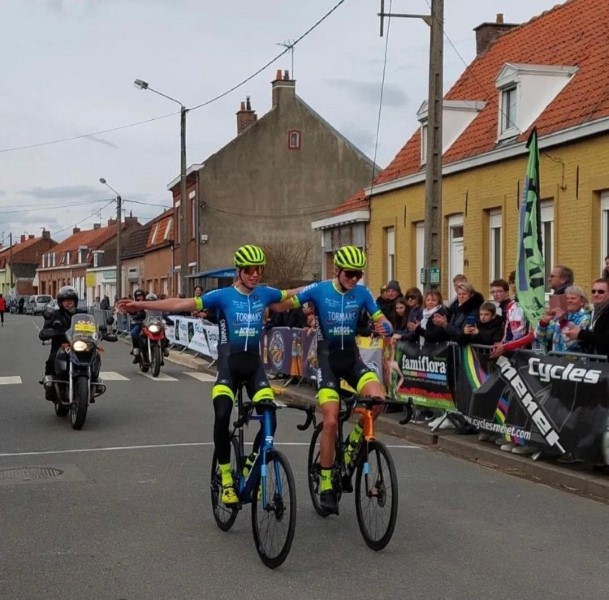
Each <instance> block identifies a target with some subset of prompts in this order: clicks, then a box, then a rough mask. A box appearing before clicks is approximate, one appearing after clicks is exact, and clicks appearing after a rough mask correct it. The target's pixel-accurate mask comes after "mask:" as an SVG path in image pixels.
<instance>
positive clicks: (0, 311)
mask: <svg viewBox="0 0 609 600" xmlns="http://www.w3.org/2000/svg"><path fill="white" fill-rule="evenodd" d="M5 312H6V300H5V299H4V296H3V295H2V294H0V322H1V323H2V327H4V313H5Z"/></svg>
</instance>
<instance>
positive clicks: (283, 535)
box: [252, 450, 296, 569]
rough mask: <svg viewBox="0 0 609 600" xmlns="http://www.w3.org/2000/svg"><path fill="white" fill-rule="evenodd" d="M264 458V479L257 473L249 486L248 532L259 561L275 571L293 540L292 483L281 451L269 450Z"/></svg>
mask: <svg viewBox="0 0 609 600" xmlns="http://www.w3.org/2000/svg"><path fill="white" fill-rule="evenodd" d="M266 458H267V460H266V466H267V469H266V477H265V478H264V479H263V478H262V475H261V473H260V471H258V475H257V479H256V482H255V484H254V487H253V493H252V531H253V533H254V543H255V544H256V550H257V551H258V554H259V555H260V558H261V559H262V562H263V563H264V564H265V565H266V566H267V567H270V568H271V569H275V568H276V567H278V566H279V565H281V564H282V563H283V561H284V560H285V559H286V558H287V556H288V553H289V552H290V548H291V547H292V540H293V539H294V531H295V530H296V484H295V483H294V475H293V474H292V469H291V467H290V463H289V462H288V459H287V458H286V457H285V456H284V455H283V454H282V453H281V452H278V451H277V450H272V451H270V452H268V453H267V455H266ZM263 480H264V481H265V483H264V485H263ZM261 488H262V489H261Z"/></svg>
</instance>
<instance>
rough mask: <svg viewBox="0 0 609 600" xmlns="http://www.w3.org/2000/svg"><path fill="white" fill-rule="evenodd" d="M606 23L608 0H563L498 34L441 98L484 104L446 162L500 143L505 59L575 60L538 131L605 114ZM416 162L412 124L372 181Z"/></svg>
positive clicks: (404, 171)
mask: <svg viewBox="0 0 609 600" xmlns="http://www.w3.org/2000/svg"><path fill="white" fill-rule="evenodd" d="M608 23H609V1H607V0H567V1H566V2H564V3H563V4H560V5H558V6H555V7H554V8H552V9H550V10H548V11H546V12H544V13H542V14H541V15H539V16H537V17H534V18H533V19H531V20H530V21H528V22H527V23H525V24H523V25H520V26H519V27H515V28H514V29H512V30H510V31H508V32H506V33H504V34H503V35H501V36H499V37H498V38H497V39H496V40H495V42H494V43H493V44H492V45H491V46H490V47H489V48H488V50H487V51H486V52H485V53H484V54H481V55H480V56H478V57H476V58H475V59H474V61H473V62H472V63H471V64H470V65H469V67H468V68H467V69H466V70H465V71H464V72H463V73H462V75H461V77H460V78H459V79H458V81H457V82H456V83H455V84H454V85H453V87H452V88H451V89H450V91H449V92H448V93H447V94H446V95H445V99H446V100H481V101H484V102H485V103H486V105H485V107H484V108H483V109H482V111H481V112H480V113H479V114H478V115H477V117H476V118H475V119H474V120H473V121H472V123H471V124H470V125H469V127H468V128H467V129H466V130H465V131H464V132H463V133H462V134H461V136H460V137H459V138H458V139H457V140H456V141H455V143H454V144H453V145H452V146H451V147H450V148H448V149H447V150H446V152H445V153H444V156H443V162H444V164H445V165H446V164H449V163H453V162H456V161H459V160H463V159H465V158H468V157H472V156H476V155H479V154H483V153H486V152H489V151H490V150H493V149H494V148H495V147H496V146H497V119H498V117H497V115H498V110H499V106H498V99H499V94H498V91H497V89H496V87H495V80H496V78H497V75H498V74H499V71H500V70H501V68H502V67H503V65H504V64H505V63H513V64H530V65H561V66H576V67H578V71H577V73H576V74H575V75H574V76H573V77H572V78H571V81H570V82H569V83H568V84H567V85H566V86H565V87H564V88H563V89H562V91H561V92H560V93H559V94H558V95H557V96H556V97H555V98H554V100H553V101H552V102H550V104H549V105H548V106H547V107H546V108H545V109H544V110H543V112H542V113H541V114H540V115H539V116H538V118H537V119H536V120H535V121H534V123H533V124H532V125H531V127H530V128H529V131H530V129H531V128H532V127H533V126H536V127H537V130H538V133H539V135H540V136H543V135H547V134H549V133H553V132H556V131H560V130H563V129H567V128H570V127H573V126H576V125H582V124H584V123H588V122H591V121H594V120H597V119H600V118H603V117H608V116H609V69H607V56H609V30H608ZM527 135H528V131H527V132H523V133H522V134H521V135H520V137H519V141H522V140H524V139H526V137H527ZM420 169H421V164H420V129H417V131H416V132H415V133H414V134H413V135H412V137H411V138H410V139H409V140H408V142H407V143H406V145H405V146H404V147H403V148H402V149H401V150H400V152H398V154H397V155H396V156H395V158H394V159H393V160H392V161H391V163H390V164H389V165H388V166H387V168H386V169H384V170H383V171H382V173H381V174H380V175H379V177H378V178H377V180H376V182H375V183H377V184H378V183H386V182H389V181H392V180H394V179H398V178H401V177H405V176H407V175H411V174H414V173H416V172H418V171H419V170H420ZM347 202H349V201H347Z"/></svg>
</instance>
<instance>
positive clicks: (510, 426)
mask: <svg viewBox="0 0 609 600" xmlns="http://www.w3.org/2000/svg"><path fill="white" fill-rule="evenodd" d="M102 312H103V313H105V311H102ZM102 316H103V315H100V317H102ZM96 318H97V317H96ZM115 318H116V327H117V330H118V332H119V333H121V334H124V335H128V332H129V330H130V320H129V316H128V315H121V314H118V315H116V316H115ZM170 318H171V319H172V320H173V321H174V325H173V326H168V328H167V337H168V339H169V340H170V342H171V343H172V344H173V345H174V346H176V347H181V348H183V349H185V350H189V351H192V352H195V353H197V354H200V355H203V356H205V357H208V358H210V359H211V360H212V361H215V360H216V359H217V357H218V354H217V345H218V327H217V325H214V324H212V323H209V322H207V321H202V320H201V319H195V318H191V317H182V316H177V315H170ZM357 341H358V346H359V348H360V354H361V356H362V359H363V361H364V362H365V363H366V364H367V365H368V366H369V367H370V368H371V369H372V370H374V371H375V372H376V373H377V375H378V376H379V379H380V381H381V383H382V384H383V385H384V387H385V389H386V391H387V393H388V395H389V396H391V397H392V398H394V399H396V400H401V401H403V402H405V403H411V404H413V405H415V406H419V407H424V408H430V409H439V410H443V411H447V412H448V413H449V414H451V413H454V414H457V415H459V416H460V417H462V418H463V419H464V420H465V421H466V422H467V423H468V424H469V425H470V426H471V427H473V428H474V429H476V430H478V431H483V432H488V433H490V434H492V435H493V436H497V437H501V438H504V439H505V440H506V441H509V442H511V443H513V444H515V445H527V446H531V447H532V448H535V449H542V450H549V451H551V452H553V453H556V454H562V453H571V454H573V456H575V457H576V458H580V459H582V460H585V461H588V462H592V463H605V464H609V364H608V363H607V360H606V357H601V356H592V355H584V354H561V353H550V354H540V353H537V352H532V351H528V350H517V351H515V352H512V353H510V354H506V355H503V356H501V357H499V358H498V359H494V360H491V359H490V348H489V347H485V346H459V345H457V344H454V343H451V342H446V343H440V344H432V345H426V346H423V347H422V348H421V347H420V346H419V345H418V344H414V343H410V342H398V343H397V344H387V343H384V342H383V340H382V338H359V337H358V338H357ZM260 349H261V355H262V360H263V364H264V367H265V371H266V372H267V373H268V374H269V375H274V376H277V375H284V376H286V377H287V378H290V379H293V378H296V379H297V380H298V381H305V380H308V381H311V382H314V381H315V380H316V379H317V377H316V374H317V367H318V362H317V353H316V350H317V346H316V337H315V335H313V334H312V333H310V332H309V330H303V329H296V328H289V327H275V328H272V329H268V330H266V331H264V332H263V335H262V339H261V348H260Z"/></svg>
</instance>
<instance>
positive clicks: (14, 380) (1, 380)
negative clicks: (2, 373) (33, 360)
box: [0, 375, 22, 385]
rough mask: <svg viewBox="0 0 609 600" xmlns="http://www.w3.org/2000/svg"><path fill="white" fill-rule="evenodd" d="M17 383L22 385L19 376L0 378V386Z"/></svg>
mask: <svg viewBox="0 0 609 600" xmlns="http://www.w3.org/2000/svg"><path fill="white" fill-rule="evenodd" d="M19 383H22V381H21V377H19V375H15V376H11V377H0V385H17V384H19Z"/></svg>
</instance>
